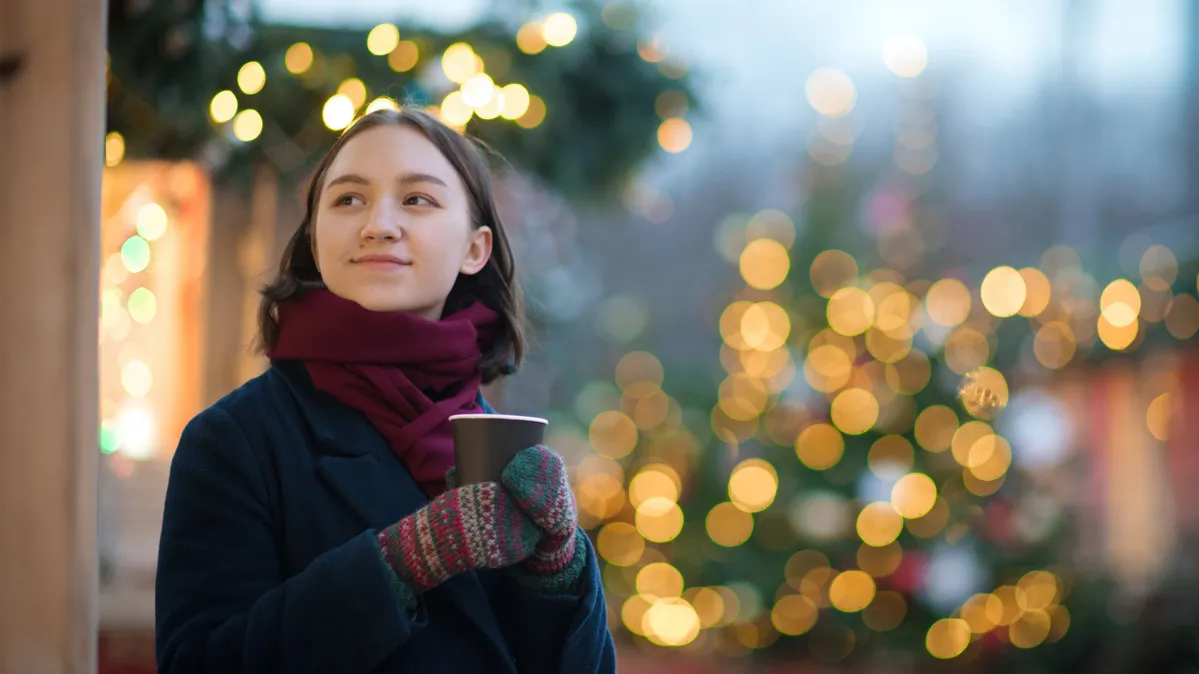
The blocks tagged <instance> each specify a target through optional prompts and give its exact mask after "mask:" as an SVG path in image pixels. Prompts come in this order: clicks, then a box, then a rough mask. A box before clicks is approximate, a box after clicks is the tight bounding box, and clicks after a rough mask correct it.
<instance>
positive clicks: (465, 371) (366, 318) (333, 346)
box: [267, 290, 499, 497]
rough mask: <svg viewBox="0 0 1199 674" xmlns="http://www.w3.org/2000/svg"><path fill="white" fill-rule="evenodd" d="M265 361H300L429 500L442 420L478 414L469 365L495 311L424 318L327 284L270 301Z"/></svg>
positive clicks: (444, 435) (441, 464)
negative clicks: (356, 414)
mask: <svg viewBox="0 0 1199 674" xmlns="http://www.w3.org/2000/svg"><path fill="white" fill-rule="evenodd" d="M277 318H278V321H279V337H278V340H277V341H276V342H275V344H274V346H272V347H271V348H270V349H269V350H268V351H267V356H268V357H269V358H270V359H271V360H296V361H301V362H303V363H304V365H305V367H306V368H307V369H308V373H309V375H311V377H312V383H313V384H314V385H315V386H316V389H317V390H318V391H323V392H324V393H327V394H329V395H331V396H333V397H334V398H337V399H338V400H340V401H341V402H343V403H345V404H347V405H349V406H350V407H353V408H355V409H357V410H359V411H361V412H362V413H363V414H364V415H366V418H367V419H368V420H369V421H370V422H371V424H372V425H373V426H374V427H375V429H377V430H378V431H379V433H381V434H382V435H383V437H384V438H385V439H386V440H387V443H388V444H389V445H390V446H391V450H392V451H393V452H395V454H396V456H397V457H399V459H400V461H401V462H402V463H403V464H404V467H405V468H407V469H408V472H409V473H410V474H411V475H412V477H413V479H414V480H416V482H417V483H418V484H420V486H421V489H423V490H424V492H425V493H426V494H428V495H429V496H430V497H433V496H435V495H437V494H439V493H441V492H442V491H444V490H445V473H446V471H447V470H449V469H450V467H451V466H453V465H454V449H453V439H452V437H451V433H450V423H449V417H450V415H452V414H459V413H469V412H478V411H479V406H478V404H477V403H476V401H475V398H476V395H477V394H478V392H479V383H480V376H481V375H480V369H479V362H480V360H481V358H482V351H483V349H484V348H485V347H486V346H487V345H488V344H490V341H491V340H492V339H493V338H494V335H495V331H496V329H497V327H498V322H499V316H498V315H497V314H496V313H495V312H494V311H492V310H491V309H488V308H487V307H486V306H484V305H483V304H482V303H478V302H476V303H475V304H473V305H471V306H469V307H467V308H465V309H463V310H461V311H458V312H455V313H453V314H450V315H448V316H445V317H444V318H443V319H442V320H440V321H430V320H427V319H425V318H421V317H420V316H416V315H415V314H409V313H403V312H376V311H369V310H367V309H364V308H362V307H361V306H360V305H359V304H358V303H356V302H353V301H351V300H346V299H342V298H340V297H338V296H337V295H334V294H333V293H332V292H329V291H328V290H316V291H310V292H308V293H306V294H305V295H304V296H303V297H301V298H299V299H297V300H291V301H288V302H283V303H280V305H279V308H278V314H277Z"/></svg>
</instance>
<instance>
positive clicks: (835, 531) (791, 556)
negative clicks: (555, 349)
mask: <svg viewBox="0 0 1199 674" xmlns="http://www.w3.org/2000/svg"><path fill="white" fill-rule="evenodd" d="M849 124H850V121H849V120H843V119H838V118H835V117H834V118H824V119H821V120H820V122H819V130H818V131H816V132H814V135H816V136H818V138H817V141H818V142H816V143H814V144H813V146H812V147H811V148H810V153H811V155H812V158H813V161H812V164H811V165H810V166H809V167H808V170H807V171H806V172H805V175H807V176H808V184H807V186H806V192H805V194H804V199H803V208H802V212H800V213H797V214H796V216H797V217H796V220H798V221H799V227H798V228H797V227H796V225H795V224H794V222H793V220H792V218H791V217H789V216H788V215H787V214H785V213H782V212H779V211H773V210H765V211H761V212H758V213H756V214H754V215H752V216H738V215H733V216H730V217H728V218H726V219H725V220H724V221H723V223H721V225H720V226H719V228H718V231H717V237H716V238H717V241H718V247H719V248H721V249H722V253H723V254H724V255H725V257H726V259H728V260H729V261H730V262H732V263H734V264H736V265H737V266H738V267H739V271H740V273H741V278H742V280H743V281H744V286H742V287H741V288H740V289H739V290H737V291H736V292H733V293H731V294H730V295H729V296H728V297H724V298H717V299H716V313H717V314H718V315H719V318H718V319H717V318H715V316H714V317H713V323H715V324H717V325H718V326H719V327H718V329H719V333H720V336H721V338H722V341H723V345H722V346H721V351H720V358H719V364H720V368H719V370H717V372H718V378H717V381H719V382H720V383H719V385H718V386H717V387H713V386H712V383H711V369H710V368H708V367H706V366H704V365H702V364H701V365H697V366H695V367H693V368H687V369H685V370H681V371H674V370H672V371H671V372H670V373H669V376H667V374H666V373H664V372H663V367H662V365H661V363H660V361H659V360H658V359H657V358H656V357H655V356H653V355H652V354H651V353H649V352H646V351H634V352H631V353H627V354H625V355H624V356H623V357H622V358H621V359H620V361H619V363H618V364H617V365H616V367H615V385H616V386H615V387H614V388H608V387H606V386H604V385H600V384H593V385H589V386H588V387H587V388H585V389H584V390H583V391H582V393H581V394H580V395H579V397H578V399H577V400H576V414H577V416H578V417H579V418H580V419H584V420H587V419H591V421H590V425H589V431H588V438H587V442H588V444H589V445H590V447H591V448H593V449H594V451H595V453H594V454H593V455H586V454H585V453H584V456H585V458H583V459H582V460H581V462H580V463H579V466H578V471H577V490H578V494H579V497H580V505H581V507H582V510H583V511H584V514H585V519H586V524H588V525H589V526H591V527H594V528H596V529H597V531H596V541H597V547H598V549H599V551H600V554H601V555H602V556H603V557H604V558H605V560H606V562H607V564H606V565H605V567H604V574H605V579H606V581H607V587H608V590H609V593H610V601H611V602H612V604H613V615H614V623H616V624H617V625H618V626H621V627H623V629H624V631H625V633H626V634H629V633H631V634H632V635H634V636H633V637H632V638H633V639H634V641H635V642H636V643H638V644H647V645H648V644H652V645H654V646H659V647H660V646H668V647H679V648H681V649H682V650H684V651H692V652H695V653H713V652H714V653H718V654H722V655H725V656H729V657H750V656H752V657H755V658H760V659H762V660H773V659H776V658H782V659H784V660H786V661H788V662H793V661H794V660H795V659H796V658H797V657H801V658H812V659H814V660H816V661H821V662H825V663H834V662H836V663H843V664H846V665H847V666H850V667H851V668H852V667H853V666H855V665H857V666H866V667H871V666H878V667H882V666H888V667H897V668H902V667H905V666H910V667H914V668H916V670H917V671H924V670H925V668H927V667H928V666H930V665H931V664H932V661H933V660H935V659H945V660H952V661H954V662H955V663H970V662H973V663H975V664H976V665H977V666H979V667H980V668H981V667H985V668H988V669H990V670H991V671H1022V672H1024V671H1028V672H1034V671H1043V672H1067V671H1093V668H1094V667H1095V666H1097V664H1099V663H1100V662H1101V661H1102V658H1103V655H1102V654H1104V653H1108V652H1110V648H1108V649H1104V648H1098V646H1100V645H1105V644H1106V645H1109V646H1110V645H1112V644H1115V643H1121V644H1125V648H1124V650H1125V651H1128V652H1133V653H1135V652H1138V650H1137V649H1138V648H1139V647H1138V646H1137V645H1135V644H1130V643H1129V639H1130V638H1131V637H1130V636H1129V635H1128V634H1127V633H1128V630H1127V629H1125V628H1122V627H1121V624H1120V623H1119V622H1118V621H1116V620H1115V619H1114V616H1113V613H1112V605H1111V603H1110V599H1111V598H1112V597H1113V596H1114V595H1113V592H1112V585H1111V583H1110V582H1109V581H1108V580H1107V579H1105V577H1104V574H1103V573H1102V572H1101V571H1100V570H1098V569H1094V568H1091V569H1082V568H1079V567H1077V566H1076V563H1077V561H1078V559H1077V556H1076V553H1075V547H1076V543H1077V541H1078V539H1079V534H1078V531H1077V527H1076V526H1075V524H1076V523H1075V522H1074V520H1073V519H1072V517H1071V513H1070V512H1069V511H1068V510H1067V506H1068V504H1067V503H1066V502H1065V501H1064V500H1063V499H1065V498H1068V497H1065V496H1063V495H1062V489H1061V488H1060V487H1061V484H1060V481H1061V478H1062V477H1063V476H1064V475H1065V474H1066V473H1067V472H1068V471H1071V470H1072V467H1073V469H1074V470H1077V469H1078V468H1083V467H1084V466H1082V465H1080V464H1074V465H1073V466H1072V464H1071V463H1070V462H1069V461H1068V460H1067V459H1068V457H1067V455H1066V454H1067V451H1068V438H1067V437H1066V436H1067V435H1068V430H1066V429H1065V428H1064V424H1066V423H1067V422H1066V421H1065V417H1066V415H1067V414H1066V410H1064V409H1063V408H1062V405H1061V403H1060V402H1058V401H1056V400H1054V399H1053V398H1052V397H1050V396H1048V395H1046V394H1045V393H1044V392H1042V391H1039V390H1038V386H1036V384H1037V383H1038V382H1044V380H1045V379H1046V376H1047V375H1049V374H1051V373H1053V372H1055V371H1058V370H1061V369H1062V368H1065V367H1067V366H1068V365H1080V364H1083V363H1096V362H1099V361H1102V360H1104V359H1107V358H1110V357H1122V356H1121V354H1124V353H1126V352H1128V351H1130V350H1132V349H1136V348H1138V347H1139V346H1141V345H1142V344H1159V343H1163V342H1169V341H1173V342H1175V343H1176V342H1177V340H1180V339H1181V340H1185V339H1189V338H1190V337H1191V336H1193V335H1194V334H1195V332H1196V328H1197V327H1199V311H1195V310H1194V309H1192V307H1195V306H1199V305H1196V303H1195V300H1194V297H1193V295H1192V294H1190V293H1189V292H1188V291H1187V289H1186V288H1185V287H1184V288H1183V289H1182V290H1180V291H1178V292H1177V293H1175V291H1174V290H1172V289H1171V287H1172V286H1174V285H1181V283H1179V282H1178V279H1179V278H1180V276H1179V273H1178V268H1179V265H1178V263H1177V261H1176V260H1174V258H1173V256H1172V254H1171V253H1170V251H1169V250H1167V249H1165V248H1164V247H1162V246H1154V247H1151V248H1150V249H1148V250H1147V251H1145V254H1144V256H1143V257H1142V260H1141V265H1140V267H1141V276H1142V279H1141V284H1140V285H1139V286H1138V285H1137V284H1135V283H1133V282H1130V281H1128V280H1124V279H1115V280H1113V281H1111V282H1110V283H1108V284H1106V287H1105V288H1104V290H1103V292H1102V293H1101V292H1100V288H1103V287H1104V286H1100V285H1098V283H1097V281H1096V280H1095V279H1094V277H1092V276H1091V275H1090V274H1089V273H1088V272H1086V271H1084V270H1083V269H1082V267H1081V263H1080V260H1079V258H1078V256H1077V254H1076V253H1075V252H1074V251H1073V250H1071V249H1069V248H1067V247H1064V246H1055V247H1052V248H1050V249H1049V250H1047V251H1045V252H1044V254H1043V255H1041V256H1040V260H1039V263H1038V264H1037V265H1036V266H1028V267H1024V268H1020V269H1016V268H1013V267H1007V266H1000V267H996V268H992V269H979V268H975V267H972V266H970V265H959V266H954V267H951V268H948V269H946V268H945V264H944V259H943V258H941V259H931V256H926V254H925V251H929V252H931V251H934V250H936V248H937V245H939V244H937V243H936V239H937V232H936V231H935V230H936V228H937V223H938V222H940V220H941V219H940V217H939V211H940V210H941V203H942V199H941V198H940V195H939V194H938V193H937V191H936V189H935V188H936V183H935V182H932V181H930V180H928V179H926V178H924V176H925V175H926V174H927V173H928V171H929V169H930V168H931V167H932V164H933V161H932V160H930V159H929V158H928V155H929V153H930V151H931V153H932V154H933V156H934V157H935V147H932V148H930V147H929V146H928V145H923V146H921V147H920V148H917V149H913V148H910V147H899V146H898V144H897V148H896V154H895V167H893V168H892V169H891V170H889V171H887V170H885V171H882V172H880V173H875V174H865V173H855V172H854V171H853V170H852V169H850V168H848V167H847V165H846V164H845V158H846V155H847V154H848V150H847V149H846V148H844V147H838V145H837V143H836V142H834V141H830V139H841V138H846V137H852V135H853V134H852V131H851V130H850V129H848V128H846V127H847V126H848V125H849ZM896 169H898V170H896ZM878 175H881V176H882V177H881V178H879V177H876V176H878ZM846 251H854V252H855V253H856V255H851V254H850V253H849V252H846ZM1029 252H1030V253H1032V254H1035V252H1034V251H1029ZM1187 273H1188V274H1190V273H1193V272H1187ZM1184 280H1189V278H1184ZM1163 293H1164V294H1166V295H1167V297H1166V298H1165V301H1160V302H1159V301H1158V300H1157V299H1156V297H1155V296H1156V295H1157V294H1163ZM1142 298H1144V305H1143V308H1142ZM1151 298H1153V300H1152V304H1151V303H1150V300H1151ZM1172 317H1173V318H1172ZM1009 378H1011V379H1012V381H1020V382H1032V383H1033V384H1034V385H1032V386H1028V387H1027V388H1028V392H1027V393H1025V392H1023V391H1022V392H1020V393H1021V395H1017V396H1011V398H1012V400H1011V403H1012V404H1011V405H1010V407H1009V397H1010V396H1009V388H1008V387H1009V384H1008V382H1009ZM667 382H669V385H667ZM664 387H665V389H668V390H669V393H668V392H667V390H665V389H664ZM1013 393H1015V392H1013ZM695 410H710V414H702V413H696V412H694V411H695ZM562 440H563V444H564V445H567V446H570V445H571V440H570V438H569V433H564V434H563V438H562ZM1013 445H1017V450H1016V451H1014V450H1013ZM1118 635H1119V636H1120V637H1121V638H1120V639H1116V637H1117V636H1118ZM1067 637H1068V638H1067ZM1120 671H1124V670H1120Z"/></svg>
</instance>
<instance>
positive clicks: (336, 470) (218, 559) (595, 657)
mask: <svg viewBox="0 0 1199 674" xmlns="http://www.w3.org/2000/svg"><path fill="white" fill-rule="evenodd" d="M426 503H428V499H427V498H426V496H425V494H424V492H422V491H421V490H420V488H419V487H418V486H417V484H416V482H415V481H414V480H413V479H412V477H411V476H410V475H409V474H408V472H407V471H406V470H405V469H404V467H403V465H402V464H401V463H400V461H399V460H398V459H397V458H396V457H395V455H394V454H392V452H391V450H390V449H389V448H388V446H387V444H386V442H385V441H384V439H383V437H382V436H381V435H380V434H379V433H378V432H376V431H375V429H374V428H373V427H372V426H371V425H370V423H369V422H368V421H367V420H366V418H365V417H364V416H362V415H361V414H360V413H359V412H358V411H356V410H354V409H352V408H350V407H348V406H346V405H344V404H342V403H340V402H338V401H337V400H335V399H333V398H332V397H330V396H327V395H325V394H323V393H320V392H318V391H317V390H316V389H315V388H313V386H312V381H311V379H309V377H308V374H307V372H306V370H305V369H304V368H303V367H302V366H300V365H297V364H288V363H281V364H275V365H274V366H272V367H271V368H270V369H269V370H268V371H267V372H266V373H264V374H263V375H261V376H259V377H257V378H255V379H253V380H251V381H250V382H248V383H246V384H245V385H244V386H242V387H241V388H239V389H237V390H236V391H234V392H233V393H231V394H229V395H228V396H226V397H225V398H223V399H222V400H220V401H218V402H217V403H216V404H214V405H213V406H212V407H210V408H208V409H207V410H205V411H203V412H201V413H200V414H199V415H197V416H196V417H195V419H193V420H192V421H191V422H190V423H189V424H188V425H187V428H186V429H185V430H184V432H183V436H182V438H181V439H180V441H179V449H178V451H177V452H176V453H175V457H174V459H173V460H172V462H171V473H170V482H169V483H168V487H167V496H166V508H165V512H164V516H163V524H162V538H161V542H160V550H159V556H158V576H157V581H156V592H155V623H156V625H155V628H156V634H155V640H156V644H155V646H156V651H157V657H158V671H159V672H164V673H169V674H238V673H245V674H249V673H250V672H256V673H257V672H262V673H270V674H291V673H293V672H294V673H302V672H313V673H316V672H320V673H321V674H368V673H370V672H379V673H390V672H396V673H401V672H402V673H405V674H408V673H413V674H417V673H425V672H428V673H430V674H431V673H434V672H436V673H450V674H456V673H459V672H462V673H464V674H465V673H468V672H469V673H472V674H474V673H480V674H483V673H491V672H495V673H497V674H498V673H503V674H518V673H519V674H543V673H544V674H551V673H552V674H590V673H593V672H594V673H606V672H615V671H616V656H615V653H614V649H613V644H612V636H611V634H610V633H609V632H608V626H607V615H606V614H607V611H606V607H605V605H604V596H603V591H602V588H601V586H600V575H599V569H598V568H597V566H596V562H595V552H594V550H593V549H592V547H591V544H590V543H589V542H587V543H586V546H587V549H586V552H587V555H588V557H589V559H588V563H587V568H586V571H585V572H584V574H583V578H582V589H581V591H580V592H579V594H578V596H567V595H543V594H538V593H535V592H533V591H532V590H528V589H526V588H524V587H522V586H520V585H518V584H515V583H513V582H511V581H510V580H509V578H508V577H507V576H506V575H505V573H504V572H502V571H480V572H474V571H471V572H468V573H465V574H462V575H459V576H456V577H455V578H453V579H451V580H450V581H448V582H446V583H444V584H442V585H441V586H439V587H437V588H435V589H433V590H431V591H429V592H427V593H425V594H424V595H423V596H422V597H421V599H420V601H419V608H418V610H417V613H416V616H415V618H414V619H409V618H408V617H407V615H405V613H404V611H403V610H402V608H401V607H400V605H399V603H398V602H397V600H396V597H395V594H394V592H393V590H392V588H391V585H390V583H391V578H390V577H389V576H390V574H389V571H388V570H387V569H386V568H385V567H384V566H383V564H382V563H381V561H380V557H379V549H378V547H377V544H376V542H375V532H376V531H377V530H378V529H381V528H383V527H386V526H387V525H389V524H392V523H393V522H395V521H397V520H399V519H400V518H402V517H404V516H405V515H407V514H409V513H411V512H413V511H415V510H417V509H418V508H420V507H421V506H423V505H425V504H426ZM581 538H582V539H583V540H586V537H585V536H583V537H581Z"/></svg>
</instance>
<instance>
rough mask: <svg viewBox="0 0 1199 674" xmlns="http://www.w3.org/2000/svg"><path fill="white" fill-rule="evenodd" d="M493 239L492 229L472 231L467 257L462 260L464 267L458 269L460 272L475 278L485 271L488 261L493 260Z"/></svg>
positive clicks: (480, 228) (481, 228)
mask: <svg viewBox="0 0 1199 674" xmlns="http://www.w3.org/2000/svg"><path fill="white" fill-rule="evenodd" d="M491 238H492V235H491V228H490V227H479V228H476V229H472V230H471V232H470V241H469V243H468V245H467V248H466V256H465V257H464V258H463V260H462V266H461V267H459V268H458V271H459V272H461V273H463V274H466V275H467V276H474V275H475V274H478V273H479V272H480V271H483V267H486V266H487V261H488V260H490V259H491Z"/></svg>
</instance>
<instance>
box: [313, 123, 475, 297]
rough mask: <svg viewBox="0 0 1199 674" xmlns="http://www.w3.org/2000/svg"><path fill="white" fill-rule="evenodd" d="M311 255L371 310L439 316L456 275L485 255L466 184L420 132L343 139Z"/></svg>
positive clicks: (402, 129) (324, 190) (388, 131)
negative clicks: (472, 222)
mask: <svg viewBox="0 0 1199 674" xmlns="http://www.w3.org/2000/svg"><path fill="white" fill-rule="evenodd" d="M312 228H313V233H312V239H313V242H312V252H313V255H314V256H315V258H316V264H317V268H318V269H319V270H320V273H321V278H322V280H324V282H325V285H326V286H327V287H328V288H329V290H330V291H331V292H333V294H335V295H337V296H339V297H342V298H345V299H348V300H352V301H354V302H357V303H358V304H360V305H361V306H362V307H364V308H366V309H369V310H371V311H404V312H408V313H414V314H418V315H420V316H422V317H424V318H427V319H429V320H434V321H435V320H439V319H440V318H441V312H442V309H443V308H444V306H445V300H446V297H447V296H448V295H449V294H450V289H451V288H453V287H454V281H455V280H457V278H458V274H476V273H478V272H479V271H480V270H482V269H483V266H484V265H486V264H487V259H488V258H489V257H490V256H491V229H490V228H488V227H479V228H474V227H472V225H471V210H470V199H469V198H468V195H467V190H466V185H465V184H464V183H463V182H462V179H461V178H460V177H459V176H458V172H457V171H455V170H454V167H453V165H452V164H450V162H449V160H448V159H446V158H445V156H444V155H442V154H441V151H439V150H438V149H437V147H436V146H435V145H433V143H432V142H431V141H430V140H429V139H428V138H427V137H426V136H425V135H424V134H423V133H421V132H420V131H419V130H417V129H414V128H410V127H406V126H379V127H374V128H371V129H367V130H365V131H362V132H361V133H359V134H358V135H356V136H354V137H352V138H351V139H350V140H348V141H346V143H345V145H343V146H342V148H341V150H340V151H339V152H338V153H337V156H336V157H335V158H334V159H333V162H332V163H331V164H330V165H329V170H328V172H327V173H326V174H325V179H324V185H323V186H322V187H321V192H320V201H319V202H318V205H317V209H316V213H315V222H314V223H313V226H312Z"/></svg>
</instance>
